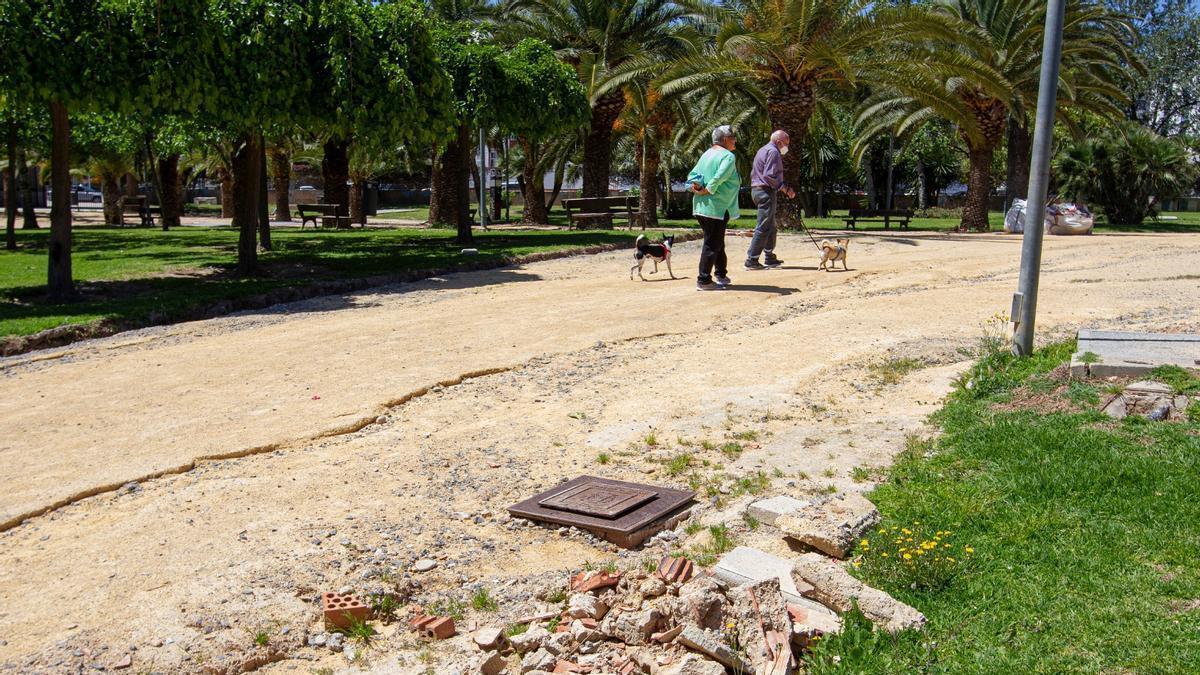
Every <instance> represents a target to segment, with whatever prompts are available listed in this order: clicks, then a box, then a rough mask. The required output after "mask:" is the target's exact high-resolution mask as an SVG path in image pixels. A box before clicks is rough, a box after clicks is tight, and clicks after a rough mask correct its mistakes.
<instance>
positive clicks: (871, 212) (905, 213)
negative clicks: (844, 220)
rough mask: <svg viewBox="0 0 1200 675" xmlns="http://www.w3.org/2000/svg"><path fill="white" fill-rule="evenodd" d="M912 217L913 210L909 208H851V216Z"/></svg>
mask: <svg viewBox="0 0 1200 675" xmlns="http://www.w3.org/2000/svg"><path fill="white" fill-rule="evenodd" d="M883 216H888V217H891V218H912V216H913V212H912V211H909V210H908V209H850V217H851V218H882V217H883Z"/></svg>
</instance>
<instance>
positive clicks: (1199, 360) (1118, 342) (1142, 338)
mask: <svg viewBox="0 0 1200 675" xmlns="http://www.w3.org/2000/svg"><path fill="white" fill-rule="evenodd" d="M1078 350H1079V351H1077V352H1076V353H1075V355H1074V356H1072V357H1071V374H1072V375H1075V376H1084V375H1089V376H1091V377H1114V376H1115V377H1137V376H1140V375H1144V374H1146V373H1148V372H1150V371H1151V370H1154V369H1155V368H1157V367H1158V366H1164V365H1175V366H1180V367H1182V368H1200V335H1189V334H1184V333H1136V332H1127V331H1099V330H1081V331H1079V341H1078ZM1089 352H1090V353H1091V354H1092V355H1094V358H1087V359H1085V358H1084V354H1088V353H1089ZM1085 361H1089V362H1086V363H1085Z"/></svg>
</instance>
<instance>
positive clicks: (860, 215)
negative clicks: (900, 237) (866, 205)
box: [844, 209, 913, 230]
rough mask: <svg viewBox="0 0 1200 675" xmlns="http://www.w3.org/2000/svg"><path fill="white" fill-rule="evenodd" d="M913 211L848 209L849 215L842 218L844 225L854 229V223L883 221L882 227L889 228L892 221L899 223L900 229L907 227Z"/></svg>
mask: <svg viewBox="0 0 1200 675" xmlns="http://www.w3.org/2000/svg"><path fill="white" fill-rule="evenodd" d="M912 217H913V212H912V211H909V210H908V209H850V215H849V216H848V217H847V218H844V220H845V222H846V227H849V228H850V229H854V225H855V223H883V229H885V230H887V229H891V226H892V221H893V220H894V221H896V222H898V223H900V229H902V230H907V229H908V221H910V220H912Z"/></svg>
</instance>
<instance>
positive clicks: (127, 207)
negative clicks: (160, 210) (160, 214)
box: [120, 195, 155, 227]
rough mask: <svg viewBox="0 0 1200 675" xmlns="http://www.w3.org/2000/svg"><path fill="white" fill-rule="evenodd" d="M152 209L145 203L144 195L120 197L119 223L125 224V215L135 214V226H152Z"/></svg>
mask: <svg viewBox="0 0 1200 675" xmlns="http://www.w3.org/2000/svg"><path fill="white" fill-rule="evenodd" d="M154 211H155V210H154V209H151V208H150V207H149V206H147V205H146V195H137V196H136V197H128V196H126V197H121V223H120V224H121V225H122V226H124V225H125V216H137V223H138V225H137V226H140V227H154Z"/></svg>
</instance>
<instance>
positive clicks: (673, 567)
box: [655, 556, 696, 584]
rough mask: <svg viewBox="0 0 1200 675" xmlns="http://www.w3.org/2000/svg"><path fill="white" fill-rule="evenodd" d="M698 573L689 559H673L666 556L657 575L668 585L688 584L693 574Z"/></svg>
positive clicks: (660, 562)
mask: <svg viewBox="0 0 1200 675" xmlns="http://www.w3.org/2000/svg"><path fill="white" fill-rule="evenodd" d="M695 571H696V567H695V565H693V564H692V561H691V560H688V559H687V558H672V557H671V556H664V557H663V559H662V560H660V561H659V563H658V570H657V571H656V572H655V574H657V575H658V578H660V579H662V580H663V581H665V582H667V583H669V584H670V583H680V584H683V583H687V581H688V579H691V578H692V574H694V573H695Z"/></svg>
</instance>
